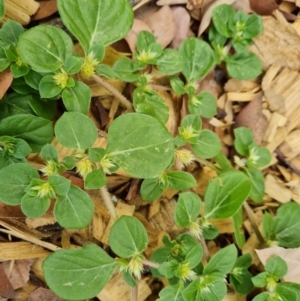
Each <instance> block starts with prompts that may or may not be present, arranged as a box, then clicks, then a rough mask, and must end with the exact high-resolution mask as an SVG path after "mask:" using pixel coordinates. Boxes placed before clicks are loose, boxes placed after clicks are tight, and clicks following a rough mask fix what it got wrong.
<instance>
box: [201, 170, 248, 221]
mask: <svg viewBox="0 0 300 301" xmlns="http://www.w3.org/2000/svg"><path fill="white" fill-rule="evenodd" d="M250 190H251V182H250V180H249V178H248V177H247V176H246V175H245V174H244V173H242V172H240V171H228V172H225V173H222V174H221V175H219V176H218V177H217V178H215V179H213V180H212V181H210V182H209V184H208V186H207V189H206V192H205V196H204V202H205V218H206V219H218V218H228V217H230V216H232V215H233V214H235V212H236V211H237V210H238V209H239V208H240V206H241V205H242V204H243V202H244V201H245V200H246V199H247V197H248V195H249V193H250Z"/></svg>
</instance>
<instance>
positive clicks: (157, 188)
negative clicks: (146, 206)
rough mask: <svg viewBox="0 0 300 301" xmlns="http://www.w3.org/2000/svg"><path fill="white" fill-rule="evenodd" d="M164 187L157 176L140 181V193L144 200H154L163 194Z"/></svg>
mask: <svg viewBox="0 0 300 301" xmlns="http://www.w3.org/2000/svg"><path fill="white" fill-rule="evenodd" d="M164 190H165V187H163V186H162V185H161V184H160V183H159V181H158V179H157V178H154V179H145V180H144V181H143V182H142V185H141V189H140V193H141V196H142V199H143V200H144V201H155V200H157V199H158V198H159V197H161V195H162V194H163V192H164Z"/></svg>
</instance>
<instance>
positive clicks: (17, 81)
mask: <svg viewBox="0 0 300 301" xmlns="http://www.w3.org/2000/svg"><path fill="white" fill-rule="evenodd" d="M10 87H11V88H12V89H13V90H14V91H15V92H17V93H19V94H22V95H27V96H28V94H30V93H33V92H35V91H34V89H32V88H31V87H30V86H29V85H27V83H26V81H25V79H24V77H19V78H14V80H13V82H12V84H11V86H10Z"/></svg>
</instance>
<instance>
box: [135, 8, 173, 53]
mask: <svg viewBox="0 0 300 301" xmlns="http://www.w3.org/2000/svg"><path fill="white" fill-rule="evenodd" d="M136 18H137V19H139V20H141V21H143V22H144V23H146V24H147V25H148V26H149V28H150V29H151V31H152V33H153V34H154V36H155V37H156V39H157V43H159V44H161V45H162V46H163V48H165V47H167V46H168V45H169V44H170V43H171V41H172V40H173V39H174V37H175V34H176V24H175V21H174V17H173V13H172V10H171V8H170V6H168V5H165V6H163V7H161V8H159V9H158V10H157V9H156V8H155V7H154V8H152V7H150V8H149V7H147V10H146V9H145V10H142V11H140V10H139V11H138V12H137V14H136Z"/></svg>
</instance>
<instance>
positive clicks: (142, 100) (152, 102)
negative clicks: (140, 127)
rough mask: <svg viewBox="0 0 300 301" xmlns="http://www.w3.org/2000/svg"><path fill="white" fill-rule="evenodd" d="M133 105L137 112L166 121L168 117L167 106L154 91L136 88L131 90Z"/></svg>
mask: <svg viewBox="0 0 300 301" xmlns="http://www.w3.org/2000/svg"><path fill="white" fill-rule="evenodd" d="M133 106H134V108H135V110H136V112H137V113H142V114H147V115H150V116H153V117H155V118H157V119H158V120H160V121H161V122H162V123H164V124H165V123H166V122H167V121H168V119H169V107H168V106H167V105H166V103H165V101H164V100H163V99H162V98H161V97H160V96H159V94H158V93H156V92H154V91H144V90H143V89H142V88H137V89H135V90H134V92H133Z"/></svg>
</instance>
